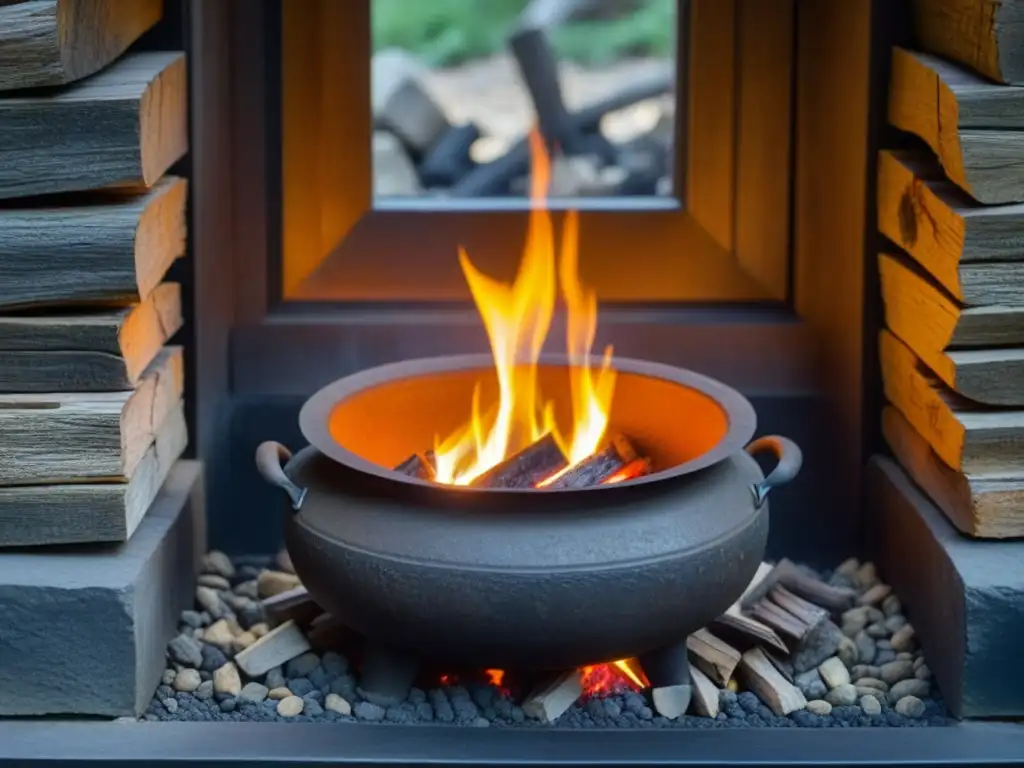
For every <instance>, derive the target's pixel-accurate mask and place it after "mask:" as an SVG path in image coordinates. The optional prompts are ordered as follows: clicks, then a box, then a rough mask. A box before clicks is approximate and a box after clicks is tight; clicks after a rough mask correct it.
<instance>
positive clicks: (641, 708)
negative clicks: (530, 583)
mask: <svg viewBox="0 0 1024 768" xmlns="http://www.w3.org/2000/svg"><path fill="white" fill-rule="evenodd" d="M204 570H205V571H206V573H204V575H203V576H201V577H200V583H199V586H198V587H197V604H196V609H195V610H190V611H185V612H184V613H183V614H182V617H181V625H180V634H179V635H178V636H177V637H175V638H174V639H173V640H172V641H171V643H170V644H169V645H168V652H167V657H168V661H167V669H166V671H165V672H164V675H163V679H162V681H161V684H160V685H159V687H158V688H157V690H156V693H155V695H154V697H153V700H152V701H151V703H150V705H149V707H148V709H147V710H146V712H145V714H144V715H143V718H142V719H144V720H150V721H157V720H185V721H268V722H269V721H293V722H339V721H347V722H369V723H390V724H396V725H425V724H432V725H438V724H442V725H451V726H462V727H479V728H487V727H492V728H763V727H779V728H794V727H798V728H850V727H920V726H934V725H946V724H949V723H950V722H952V721H951V720H950V718H949V716H948V713H947V712H946V710H945V708H944V706H943V705H942V703H941V700H940V699H939V697H938V694H937V691H935V686H934V684H933V681H932V680H931V674H930V672H929V671H928V668H927V666H926V664H925V663H924V661H923V658H922V657H921V655H920V653H919V652H916V653H914V654H909V653H906V652H904V653H902V654H899V653H897V652H896V651H894V650H893V649H892V647H891V642H890V641H889V640H888V639H886V638H885V637H881V636H877V635H881V634H882V633H881V632H880V631H879V630H874V631H873V632H872V633H871V634H874V635H876V637H872V638H871V641H872V643H871V646H870V647H869V646H868V644H867V643H866V642H865V640H864V638H865V637H867V636H868V635H867V634H865V632H864V629H865V628H864V627H863V626H862V627H861V629H857V625H858V624H861V625H862V624H863V622H862V617H861V616H860V615H859V614H858V613H856V612H858V611H859V612H860V613H863V612H864V611H863V609H862V608H860V607H858V608H854V609H851V611H853V612H854V613H853V614H851V615H850V616H849V617H848V618H847V616H846V614H844V617H843V627H842V631H843V633H844V637H847V636H850V635H852V637H851V639H855V642H854V643H853V645H857V646H859V652H858V654H857V655H856V657H855V658H853V659H850V658H846V659H843V662H844V664H845V665H846V666H847V668H848V670H849V672H850V675H849V678H850V681H851V682H850V683H846V684H840V685H833V686H832V688H831V689H829V686H827V685H826V683H825V680H824V679H823V676H822V675H821V674H820V673H819V671H818V668H817V667H815V666H812V667H811V669H810V670H808V671H805V672H803V673H800V674H794V675H793V680H794V683H795V685H796V686H797V687H798V688H799V689H800V691H801V692H802V693H803V694H804V696H805V698H806V699H807V702H808V703H807V706H806V707H805V708H801V709H798V710H797V711H794V712H792V713H790V714H788V715H785V716H781V715H776V714H774V713H773V712H772V710H771V709H770V708H769V706H768V705H767V703H766V702H764V701H762V700H761V699H760V698H758V696H756V695H755V694H754V693H752V692H750V691H745V690H739V691H734V690H730V689H729V688H723V689H722V690H720V691H719V702H718V703H719V712H718V713H717V715H716V716H715V717H703V716H698V715H694V714H685V715H683V716H681V717H679V718H678V719H675V720H670V719H668V718H665V717H662V716H661V715H659V714H658V713H657V712H656V711H655V709H654V707H653V705H652V701H651V698H650V695H649V694H647V693H645V692H636V691H632V690H629V689H623V688H620V689H618V690H614V691H612V692H605V693H601V694H595V695H592V696H586V695H585V696H584V697H583V698H582V699H580V700H578V701H577V702H576V704H574V705H573V706H571V707H569V709H568V710H566V711H565V712H564V713H562V714H561V715H560V716H559V717H558V718H557V719H556V720H555V721H554V722H553V723H548V722H542V721H540V720H537V719H534V718H532V717H529V716H527V715H526V713H525V712H524V711H523V708H522V707H521V706H519V701H518V700H517V699H516V698H514V697H513V696H512V695H511V694H510V693H509V692H508V691H507V690H506V689H504V688H502V687H499V686H496V685H493V684H490V683H486V682H480V683H472V684H469V683H467V684H464V685H460V684H448V685H444V684H438V685H436V686H434V687H429V686H426V685H424V686H423V687H414V688H412V689H411V691H410V692H409V694H408V696H407V697H406V698H405V700H404V701H402V702H401V703H398V704H395V705H392V706H381V705H380V704H377V703H373V702H371V701H368V700H367V699H366V698H365V697H364V696H363V695H362V694H361V692H360V690H359V679H358V671H357V670H356V669H355V667H354V665H353V664H351V663H350V661H349V658H348V657H347V656H346V655H345V654H344V653H341V652H338V651H336V650H326V651H324V652H322V653H317V652H314V651H306V652H304V653H300V654H298V655H296V656H295V657H294V658H292V659H291V660H290V661H288V662H287V663H285V664H283V665H281V666H277V667H274V668H272V669H270V670H269V671H267V672H265V673H264V674H260V675H257V676H252V677H250V676H247V675H246V674H245V673H244V672H242V671H240V670H239V667H238V665H236V664H235V663H234V661H233V657H234V656H235V655H236V654H237V653H240V652H241V651H243V650H244V649H245V648H246V647H248V646H249V645H251V644H252V643H254V642H256V641H257V640H258V639H259V637H262V636H263V635H265V634H266V632H267V631H268V630H269V626H268V623H267V621H266V616H265V615H264V612H263V608H262V605H261V602H260V599H259V597H260V593H261V590H260V587H261V585H263V586H265V587H266V588H267V589H271V588H274V589H279V590H283V589H290V588H292V587H294V586H297V585H298V581H297V578H296V577H295V576H294V575H293V574H291V573H290V572H289V571H290V563H288V561H287V556H284V557H283V559H282V556H279V557H278V560H277V562H275V561H274V559H273V558H238V559H235V560H231V559H230V558H228V557H226V556H225V555H223V554H222V553H219V552H211V553H210V554H209V555H208V556H207V557H206V559H205V561H204ZM822 575H823V577H824V580H826V581H828V582H829V583H832V584H836V585H843V586H846V585H848V584H849V583H850V581H851V579H850V578H848V577H847V576H846V575H844V574H842V573H839V572H838V571H837V572H831V573H825V574H822ZM272 584H274V585H276V586H271V585H272ZM887 607H888V611H887V614H888V615H887V616H886V621H885V622H875V623H874V624H875V625H879V624H881V625H883V626H884V625H885V624H886V623H887V624H888V625H889V626H890V627H898V626H901V625H902V624H904V623H905V621H906V620H905V619H904V618H903V616H902V613H901V612H899V611H897V610H894V609H895V608H897V607H898V600H897V599H896V598H895V597H892V596H891V597H890V598H889V599H888V605H887ZM847 614H850V612H849V611H848V612H847ZM894 617H898V618H894ZM868 618H871V617H868ZM891 635H892V633H891V632H890V636H891ZM848 645H849V644H848ZM834 650H835V649H833V651H834ZM831 654H832V652H829V656H830V658H837V657H836V656H832V655H831ZM898 656H902V657H903V658H897V657H898ZM899 661H904V662H908V663H909V668H910V669H912V670H913V674H912V676H911V677H909V678H905V679H904V680H902V681H894V682H893V683H892V684H891V685H890V684H888V683H884V682H881V681H880V680H878V678H879V677H882V676H888V677H890V678H892V677H893V675H892V674H890V672H891V670H892V669H894V668H895V667H894V666H892V664H893V663H894V662H899ZM847 662H854V663H848V664H847ZM882 669H885V670H886V672H885V675H883V673H882V672H881V671H880V670H882ZM830 671H834V670H830ZM826 677H827V676H826ZM872 680H873V681H874V682H873V683H871V682H869V681H872ZM911 681H917V682H915V683H911ZM901 684H902V685H903V687H904V689H912V690H913V692H914V694H917V695H913V694H907V695H900V696H892V695H887V692H888V694H892V693H893V692H895V691H896V689H897V686H899V685H901ZM872 685H874V686H878V688H879V689H878V690H875V691H874V693H866V692H865V691H867V690H869V689H870V687H871V686H872ZM882 688H884V689H885V690H881V689H882ZM691 711H692V708H691Z"/></svg>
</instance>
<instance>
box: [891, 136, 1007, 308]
mask: <svg viewBox="0 0 1024 768" xmlns="http://www.w3.org/2000/svg"><path fill="white" fill-rule="evenodd" d="M878 229H879V231H881V232H882V234H884V235H885V236H886V237H888V238H889V239H890V240H892V241H893V242H894V243H896V244H897V245H899V246H900V247H901V248H903V250H905V251H906V252H907V253H908V254H909V255H910V256H912V257H913V258H914V260H915V261H917V262H918V263H919V264H920V265H921V266H922V267H924V268H925V269H926V270H927V271H928V273H929V274H930V275H932V276H933V277H934V278H935V279H936V280H937V281H938V282H939V284H941V285H942V287H943V288H945V289H946V290H947V291H949V293H951V294H952V295H953V297H955V298H956V299H957V300H958V301H960V302H961V303H963V304H966V305H968V306H977V305H985V306H994V305H1004V306H1021V305H1024V205H1022V204H1019V203H1018V204H1013V205H999V206H985V205H979V204H978V203H976V202H975V201H973V200H971V199H970V198H969V197H968V196H967V195H966V194H964V193H963V192H962V191H960V190H959V189H958V188H957V187H956V186H955V185H953V184H951V183H950V182H949V181H948V180H946V178H945V177H944V176H943V175H942V172H941V170H940V169H939V167H938V165H937V164H936V163H935V162H934V161H933V160H930V159H929V158H928V157H926V156H924V155H922V154H921V153H915V152H904V151H890V150H885V151H882V152H880V153H879V160H878Z"/></svg>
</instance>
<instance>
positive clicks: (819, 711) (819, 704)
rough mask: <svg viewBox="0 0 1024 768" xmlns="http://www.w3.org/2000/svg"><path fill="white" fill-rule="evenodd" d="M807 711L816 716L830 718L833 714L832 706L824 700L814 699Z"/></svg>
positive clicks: (809, 702)
mask: <svg viewBox="0 0 1024 768" xmlns="http://www.w3.org/2000/svg"><path fill="white" fill-rule="evenodd" d="M807 711H808V712H810V713H811V714H814V715H821V716H822V717H828V716H829V715H831V714H832V705H831V704H829V703H828V702H827V701H823V700H822V699H814V700H813V701H808V702H807Z"/></svg>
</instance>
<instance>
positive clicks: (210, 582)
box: [196, 573, 231, 591]
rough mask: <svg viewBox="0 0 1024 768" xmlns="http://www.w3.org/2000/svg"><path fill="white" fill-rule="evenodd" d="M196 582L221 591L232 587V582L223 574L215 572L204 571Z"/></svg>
mask: <svg viewBox="0 0 1024 768" xmlns="http://www.w3.org/2000/svg"><path fill="white" fill-rule="evenodd" d="M196 582H197V583H198V584H202V585H203V586H204V587H210V588H211V589H216V590H220V591H224V590H228V589H231V582H230V581H228V580H227V579H225V578H224V577H223V576H218V575H217V574H215V573H204V574H203V575H201V576H200V577H199V578H198V579H197V580H196Z"/></svg>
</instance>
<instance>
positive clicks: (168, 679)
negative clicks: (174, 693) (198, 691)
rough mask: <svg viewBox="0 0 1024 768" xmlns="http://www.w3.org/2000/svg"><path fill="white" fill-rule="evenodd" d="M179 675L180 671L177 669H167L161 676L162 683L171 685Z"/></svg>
mask: <svg viewBox="0 0 1024 768" xmlns="http://www.w3.org/2000/svg"><path fill="white" fill-rule="evenodd" d="M177 676H178V671H177V670H176V669H165V670H164V675H163V677H161V678H160V683H161V684H162V685H170V684H171V683H173V682H174V678H175V677H177Z"/></svg>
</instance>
